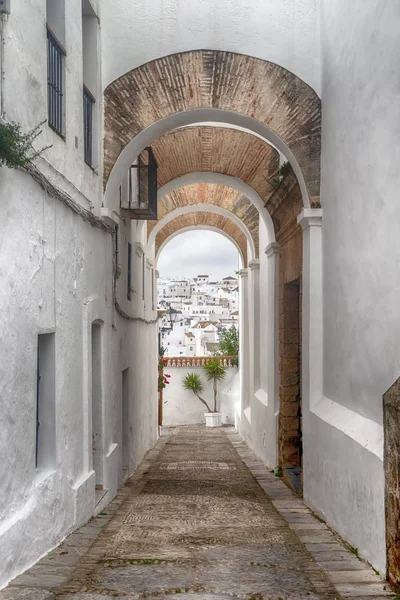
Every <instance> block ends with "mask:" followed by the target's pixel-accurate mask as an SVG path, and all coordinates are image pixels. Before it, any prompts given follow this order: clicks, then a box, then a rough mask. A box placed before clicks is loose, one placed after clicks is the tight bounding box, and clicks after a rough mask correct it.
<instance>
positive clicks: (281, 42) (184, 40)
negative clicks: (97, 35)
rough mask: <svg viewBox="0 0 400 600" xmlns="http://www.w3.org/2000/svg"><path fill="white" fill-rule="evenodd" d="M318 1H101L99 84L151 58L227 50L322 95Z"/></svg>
mask: <svg viewBox="0 0 400 600" xmlns="http://www.w3.org/2000/svg"><path fill="white" fill-rule="evenodd" d="M318 7H319V2H318V0H298V1H296V2H292V1H291V0H279V1H278V0H255V1H253V2H252V3H251V4H249V2H248V1H247V0H218V2H214V0H187V1H185V2H179V1H178V0H152V2H147V3H141V2H136V3H135V7H134V10H133V9H132V2H131V1H130V0H118V1H114V2H102V43H103V50H104V52H103V85H104V87H106V86H107V85H108V84H109V83H111V82H112V81H113V80H114V79H116V78H117V77H120V76H121V75H123V74H124V73H126V72H127V71H130V70H131V69H133V68H135V67H138V66H140V65H142V64H144V63H146V62H148V61H150V60H154V59H155V58H160V57H162V56H167V55H168V54H173V53H176V52H185V51H188V50H198V49H200V48H204V49H207V50H225V51H230V52H238V53H240V54H247V55H249V56H255V57H257V58H262V59H265V60H269V61H271V62H275V63H277V64H280V65H282V66H283V67H285V68H286V69H288V70H289V71H292V72H293V73H295V74H296V75H297V76H298V77H300V78H301V79H303V80H304V81H305V82H306V83H308V84H309V85H310V86H311V87H312V88H313V89H314V90H315V91H316V92H317V93H319V91H320V66H319V29H318V26H319V20H318V10H319V9H318Z"/></svg>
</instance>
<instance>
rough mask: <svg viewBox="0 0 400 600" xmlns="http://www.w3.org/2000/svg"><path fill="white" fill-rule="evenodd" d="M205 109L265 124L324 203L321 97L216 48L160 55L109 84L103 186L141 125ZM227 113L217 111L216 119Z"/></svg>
mask: <svg viewBox="0 0 400 600" xmlns="http://www.w3.org/2000/svg"><path fill="white" fill-rule="evenodd" d="M201 109H205V110H207V109H214V110H216V111H221V112H222V113H224V115H226V122H230V117H229V115H239V116H243V118H246V119H247V120H248V122H249V124H250V123H252V124H253V125H254V128H255V126H256V124H259V125H262V126H263V131H265V132H266V137H267V139H269V137H271V138H273V139H271V141H277V143H278V144H279V145H280V146H281V148H282V151H283V152H284V153H285V152H286V154H287V155H290V156H288V158H289V159H290V160H291V163H292V166H293V168H294V169H295V171H296V175H297V176H298V178H299V181H301V183H302V184H303V187H304V189H303V194H304V193H305V194H306V195H307V196H308V199H309V203H310V204H311V205H312V204H313V203H318V202H319V183H320V161H319V159H320V127H321V108H320V100H319V98H318V96H317V94H316V93H315V92H314V91H313V90H312V89H311V88H310V87H309V86H308V85H307V84H305V83H304V82H303V81H301V80H300V79H299V78H298V77H296V76H295V75H294V74H293V73H290V72H289V71H287V70H286V69H284V68H283V67H280V66H279V65H276V64H273V63H270V62H268V61H264V60H260V59H256V58H252V57H249V56H244V55H239V54H233V53H230V52H222V51H212V50H197V51H191V52H184V53H180V54H174V55H171V56H167V57H163V58H160V59H157V60H154V61H152V62H150V63H147V64H145V65H143V66H141V67H138V68H136V69H133V70H132V71H130V72H128V73H126V74H125V75H123V76H121V77H119V78H118V79H117V80H116V81H114V82H113V83H111V84H110V85H109V86H108V87H107V88H106V90H105V138H104V150H105V163H104V181H105V183H107V181H108V179H109V177H110V173H111V171H112V169H113V167H114V165H115V164H116V161H117V159H118V157H119V156H120V155H121V153H122V151H123V150H124V149H127V147H128V145H129V144H130V143H131V142H132V140H134V138H135V137H136V136H138V135H139V134H140V133H141V132H143V130H145V129H146V128H148V127H150V126H151V125H154V124H156V123H157V122H160V121H162V120H164V119H167V118H168V117H173V116H174V115H177V114H179V113H181V114H182V113H187V112H188V111H199V110H201ZM193 118H194V119H195V117H193ZM222 118H223V117H222V115H219V119H218V120H220V121H221V120H222ZM191 122H195V121H193V120H192V121H191ZM172 128H173V127H171V126H169V127H168V128H167V129H166V130H168V129H172ZM251 129H252V127H251ZM254 130H255V129H254ZM160 133H163V132H162V131H160ZM159 135H160V134H159ZM159 135H156V134H155V137H154V139H153V141H154V140H155V139H157V137H159ZM268 136H269V137H268ZM132 158H134V157H132Z"/></svg>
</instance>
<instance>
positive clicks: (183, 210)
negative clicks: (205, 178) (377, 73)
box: [147, 204, 256, 261]
mask: <svg viewBox="0 0 400 600" xmlns="http://www.w3.org/2000/svg"><path fill="white" fill-rule="evenodd" d="M197 212H207V213H214V214H217V215H221V216H223V217H227V218H228V219H229V220H230V221H232V222H233V223H235V225H237V227H238V228H239V229H240V230H241V231H242V233H243V234H244V235H245V237H246V240H247V254H248V259H249V261H250V260H253V259H254V258H256V247H255V243H254V240H253V238H252V236H251V234H250V232H249V230H248V229H247V228H246V227H245V225H244V224H243V222H242V221H241V220H240V219H239V218H238V217H237V216H236V215H235V214H233V213H230V212H229V211H227V210H226V209H224V208H221V207H219V206H213V205H211V204H197V205H192V206H190V205H189V206H181V207H180V208H176V209H174V210H173V211H171V212H170V213H168V214H166V215H165V217H163V218H162V219H161V220H159V221H157V222H156V224H155V227H154V228H153V229H152V231H151V233H150V235H149V238H148V241H147V252H148V254H149V255H150V254H151V251H152V247H153V244H155V243H156V238H157V235H158V233H159V232H160V231H161V230H162V229H163V227H164V226H165V225H167V223H169V222H170V221H173V220H174V219H176V218H177V217H180V216H181V215H186V214H191V213H197ZM213 229H215V228H213Z"/></svg>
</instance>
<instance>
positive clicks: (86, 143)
mask: <svg viewBox="0 0 400 600" xmlns="http://www.w3.org/2000/svg"><path fill="white" fill-rule="evenodd" d="M98 28H99V25H98V19H97V16H96V13H95V12H94V10H93V8H92V6H91V3H90V2H89V0H82V68H83V149H84V160H85V163H86V164H87V165H89V167H92V168H94V167H96V166H97V164H98V153H97V149H98V127H97V125H98V109H97V105H96V96H97V94H98V44H97V38H98Z"/></svg>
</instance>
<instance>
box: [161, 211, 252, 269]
mask: <svg viewBox="0 0 400 600" xmlns="http://www.w3.org/2000/svg"><path fill="white" fill-rule="evenodd" d="M188 227H192V228H196V227H199V228H200V229H201V227H214V228H216V229H218V230H220V231H222V232H223V233H225V234H227V235H228V236H229V237H230V238H232V239H233V240H234V241H235V242H236V243H237V244H238V246H239V248H240V250H241V252H242V256H243V262H244V266H247V240H246V236H245V235H244V233H243V232H242V231H241V230H240V229H239V227H238V226H237V225H236V223H234V222H233V221H231V220H230V219H229V218H227V217H224V216H221V215H216V214H215V213H208V212H202V213H189V214H185V215H180V216H179V217H176V218H175V219H173V220H172V221H170V222H169V223H167V224H166V225H164V227H163V228H162V229H161V230H160V231H159V232H158V234H157V237H156V253H157V252H158V250H159V248H160V247H161V245H162V244H163V243H164V242H165V241H166V240H167V239H168V238H170V237H171V236H173V235H174V234H176V233H177V232H179V231H181V230H183V229H186V228H188Z"/></svg>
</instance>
